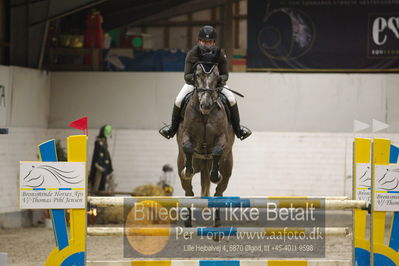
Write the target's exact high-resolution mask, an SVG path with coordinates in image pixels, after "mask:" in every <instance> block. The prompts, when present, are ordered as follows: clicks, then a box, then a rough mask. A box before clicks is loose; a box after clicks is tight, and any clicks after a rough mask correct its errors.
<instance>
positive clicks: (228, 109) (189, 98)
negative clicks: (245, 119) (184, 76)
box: [180, 91, 231, 124]
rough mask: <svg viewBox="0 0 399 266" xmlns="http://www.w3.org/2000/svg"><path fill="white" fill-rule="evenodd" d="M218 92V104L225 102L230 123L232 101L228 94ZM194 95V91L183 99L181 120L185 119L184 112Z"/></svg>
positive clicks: (224, 105)
mask: <svg viewBox="0 0 399 266" xmlns="http://www.w3.org/2000/svg"><path fill="white" fill-rule="evenodd" d="M218 94H219V98H218V99H217V100H216V101H217V102H218V105H219V104H223V107H224V110H225V112H226V115H227V119H228V121H229V123H230V124H231V112H230V103H229V101H228V100H227V98H226V96H224V94H223V93H221V92H220V91H218ZM192 97H193V92H190V93H188V94H187V95H186V96H185V97H184V99H183V102H182V105H181V112H180V116H181V121H183V120H184V113H185V111H186V107H187V105H188V103H189V102H190V100H191V98H192Z"/></svg>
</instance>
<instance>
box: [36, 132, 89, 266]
mask: <svg viewBox="0 0 399 266" xmlns="http://www.w3.org/2000/svg"><path fill="white" fill-rule="evenodd" d="M45 147H47V149H46V150H47V152H45V150H44V148H45ZM67 148H68V162H86V157H87V136H86V135H79V136H70V137H68V139H67ZM39 151H40V156H41V158H42V160H43V161H45V160H46V158H52V159H54V158H55V160H56V153H55V144H54V140H52V141H50V142H46V143H43V144H41V145H39ZM86 187H87V180H86ZM86 191H87V190H86V189H85V190H84V193H87V192H86ZM85 198H87V195H85ZM85 205H86V203H85ZM51 212H52V218H53V228H54V235H55V238H56V244H57V247H56V248H55V249H54V250H53V251H52V252H51V253H50V254H49V256H48V257H47V261H46V264H45V265H46V266H61V265H62V266H69V265H74V266H84V265H85V259H86V258H85V257H86V256H85V254H86V252H85V251H86V208H85V209H71V210H70V239H69V240H68V236H67V228H66V222H65V210H51Z"/></svg>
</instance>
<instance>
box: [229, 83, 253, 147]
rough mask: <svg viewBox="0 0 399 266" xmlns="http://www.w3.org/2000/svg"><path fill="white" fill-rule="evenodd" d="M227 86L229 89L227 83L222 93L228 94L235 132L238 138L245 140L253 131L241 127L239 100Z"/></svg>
mask: <svg viewBox="0 0 399 266" xmlns="http://www.w3.org/2000/svg"><path fill="white" fill-rule="evenodd" d="M226 88H227V89H228V88H229V87H228V86H227V85H225V86H224V88H223V89H222V93H223V95H224V96H226V98H227V100H228V101H229V104H230V112H231V123H232V124H233V129H234V133H235V134H236V136H237V138H239V139H241V140H244V139H246V138H248V137H249V136H250V135H251V134H252V132H251V130H249V129H248V128H246V127H241V125H240V113H239V111H238V105H237V100H236V98H235V97H234V94H233V93H232V92H231V91H229V90H227V89H226Z"/></svg>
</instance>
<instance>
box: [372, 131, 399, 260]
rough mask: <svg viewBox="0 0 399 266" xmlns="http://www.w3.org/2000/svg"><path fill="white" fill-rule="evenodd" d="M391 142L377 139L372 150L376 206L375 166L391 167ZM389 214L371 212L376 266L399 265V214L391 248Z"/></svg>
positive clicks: (393, 226) (373, 254) (393, 224)
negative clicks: (387, 219) (387, 218)
mask: <svg viewBox="0 0 399 266" xmlns="http://www.w3.org/2000/svg"><path fill="white" fill-rule="evenodd" d="M391 148H392V149H394V148H396V147H394V146H393V147H391V141H390V140H388V139H379V138H375V139H374V143H373V149H372V168H371V175H372V178H371V191H372V197H371V204H372V206H375V204H374V200H375V199H374V198H375V197H374V194H375V191H376V184H375V183H376V182H375V165H377V164H378V165H389V164H390V163H391V162H392V161H393V160H394V159H395V161H396V158H394V156H392V157H391ZM386 214H387V212H384V211H375V210H374V207H372V210H371V217H372V219H371V243H372V244H371V262H372V265H375V266H390V265H392V266H395V265H399V253H398V247H399V241H398V240H399V239H398V235H397V234H398V233H399V228H398V222H399V216H398V212H395V213H394V215H393V218H392V221H391V234H390V237H389V238H390V239H389V246H387V245H386V244H385V217H386Z"/></svg>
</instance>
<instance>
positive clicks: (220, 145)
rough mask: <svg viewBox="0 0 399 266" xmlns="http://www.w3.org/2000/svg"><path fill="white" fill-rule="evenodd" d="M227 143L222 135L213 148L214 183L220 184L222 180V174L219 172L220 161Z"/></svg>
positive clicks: (212, 178) (212, 177) (212, 173)
mask: <svg viewBox="0 0 399 266" xmlns="http://www.w3.org/2000/svg"><path fill="white" fill-rule="evenodd" d="M225 143H226V138H225V136H224V135H223V136H221V137H220V138H219V139H218V141H217V142H216V145H215V147H213V149H212V161H213V162H212V170H211V181H212V183H215V184H219V183H220V182H221V181H222V175H220V173H219V162H220V158H221V157H222V155H223V149H224V146H225Z"/></svg>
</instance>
